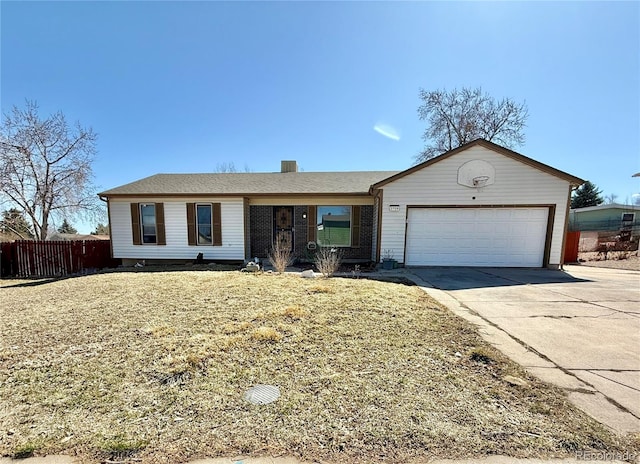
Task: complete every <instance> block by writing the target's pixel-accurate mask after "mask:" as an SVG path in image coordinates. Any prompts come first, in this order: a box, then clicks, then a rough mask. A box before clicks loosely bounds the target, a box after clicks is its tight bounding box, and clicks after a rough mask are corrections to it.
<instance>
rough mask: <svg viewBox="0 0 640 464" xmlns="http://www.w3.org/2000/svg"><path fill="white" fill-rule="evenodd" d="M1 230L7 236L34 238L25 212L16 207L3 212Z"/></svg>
mask: <svg viewBox="0 0 640 464" xmlns="http://www.w3.org/2000/svg"><path fill="white" fill-rule="evenodd" d="M0 232H1V233H2V234H3V235H7V236H16V237H18V238H21V239H23V240H27V239H32V238H33V231H32V230H31V226H30V225H29V223H28V222H27V220H26V219H25V217H24V213H23V212H22V211H20V210H19V209H16V208H11V209H8V210H6V211H3V212H2V219H1V220H0Z"/></svg>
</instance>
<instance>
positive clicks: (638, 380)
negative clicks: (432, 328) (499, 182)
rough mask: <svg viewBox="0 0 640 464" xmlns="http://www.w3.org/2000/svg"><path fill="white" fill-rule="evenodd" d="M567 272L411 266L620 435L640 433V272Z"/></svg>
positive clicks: (434, 292) (514, 355) (438, 294)
mask: <svg viewBox="0 0 640 464" xmlns="http://www.w3.org/2000/svg"><path fill="white" fill-rule="evenodd" d="M565 270H566V272H563V271H552V270H547V269H499V268H491V269H487V268H422V269H420V268H413V269H405V270H403V271H404V273H405V274H404V275H405V276H406V277H408V278H411V279H413V280H414V281H415V282H416V283H418V284H419V285H421V286H423V288H424V289H425V290H426V291H427V292H428V293H429V294H430V295H431V296H433V297H434V298H435V299H437V300H438V301H440V302H441V303H443V304H445V305H446V306H447V307H449V308H450V309H451V310H452V311H453V312H455V313H456V314H458V315H460V316H462V317H463V318H465V319H467V320H468V321H470V322H472V323H474V324H476V325H477V326H478V327H479V328H480V333H481V335H482V336H483V338H484V339H485V340H487V341H489V342H490V343H492V344H493V345H495V346H496V347H497V348H498V349H500V350H501V351H502V352H503V353H505V354H506V355H508V356H509V357H510V358H511V359H513V360H514V361H516V362H517V363H519V364H521V365H522V366H523V367H525V368H526V369H527V371H529V372H530V373H531V374H533V375H535V376H537V377H539V378H540V379H542V380H544V381H547V382H550V383H553V384H555V385H557V386H559V387H561V388H563V389H565V390H566V391H567V392H568V396H569V399H570V400H571V401H572V402H573V403H574V404H575V405H576V406H578V407H579V408H581V409H582V410H584V411H585V412H587V413H588V414H589V415H591V416H592V417H594V418H595V419H597V420H598V421H600V422H602V423H604V424H606V425H608V426H609V427H611V428H612V429H613V430H615V431H617V432H621V433H628V432H640V273H638V272H636V271H624V270H616V269H601V268H592V267H580V266H566V267H565Z"/></svg>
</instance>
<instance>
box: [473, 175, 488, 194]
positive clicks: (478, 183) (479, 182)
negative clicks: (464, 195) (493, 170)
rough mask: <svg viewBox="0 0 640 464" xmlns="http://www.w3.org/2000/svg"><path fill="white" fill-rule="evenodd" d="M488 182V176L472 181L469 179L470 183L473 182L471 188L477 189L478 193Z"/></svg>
mask: <svg viewBox="0 0 640 464" xmlns="http://www.w3.org/2000/svg"><path fill="white" fill-rule="evenodd" d="M488 181H489V176H476V177H474V178H473V179H471V182H473V186H474V187H475V188H477V189H478V191H480V189H481V188H482V187H484V186H485V185H487V182H488Z"/></svg>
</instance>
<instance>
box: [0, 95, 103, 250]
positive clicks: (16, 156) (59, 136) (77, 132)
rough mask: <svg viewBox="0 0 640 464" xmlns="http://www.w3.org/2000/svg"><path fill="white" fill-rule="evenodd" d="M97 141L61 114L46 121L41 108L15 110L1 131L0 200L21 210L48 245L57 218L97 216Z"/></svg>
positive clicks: (29, 105)
mask: <svg viewBox="0 0 640 464" xmlns="http://www.w3.org/2000/svg"><path fill="white" fill-rule="evenodd" d="M96 141H97V135H96V133H95V132H93V130H92V129H91V128H84V127H82V126H81V125H80V124H79V123H76V124H75V125H74V126H73V127H69V125H68V124H67V122H66V119H65V117H64V115H63V114H62V113H61V112H57V113H54V114H52V115H50V116H49V117H48V118H46V119H41V118H40V116H39V115H38V105H37V103H36V102H32V101H27V102H26V105H25V107H24V109H21V108H18V107H16V106H14V107H13V109H12V110H11V112H10V113H7V114H5V115H4V117H3V121H2V125H1V126H0V197H4V199H5V200H8V201H9V202H11V203H14V204H15V205H16V206H17V207H19V208H20V209H21V210H22V211H24V213H25V214H26V216H27V217H28V218H29V220H30V221H31V223H32V226H33V230H34V233H35V237H36V238H37V239H44V238H46V236H47V232H48V229H49V224H50V223H51V221H52V220H55V219H56V216H57V215H59V216H60V217H62V216H64V217H73V216H74V215H78V214H87V213H91V212H93V211H98V210H99V209H100V205H99V204H98V199H97V197H96V196H95V194H94V190H95V189H94V186H93V185H92V180H93V170H92V163H93V160H94V158H95V155H96Z"/></svg>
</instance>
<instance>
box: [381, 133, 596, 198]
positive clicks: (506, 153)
mask: <svg viewBox="0 0 640 464" xmlns="http://www.w3.org/2000/svg"><path fill="white" fill-rule="evenodd" d="M478 145H479V146H482V147H485V148H487V149H489V150H492V151H494V152H496V153H499V154H501V155H504V156H506V157H508V158H511V159H513V160H516V161H519V162H521V163H523V164H526V165H528V166H531V167H533V168H536V169H538V170H540V171H543V172H545V173H547V174H551V175H553V176H556V177H559V178H560V179H563V180H566V181H567V182H569V183H570V184H571V185H573V186H576V187H577V186H579V185H582V184H583V183H584V180H582V179H580V178H578V177H575V176H572V175H571V174H568V173H566V172H564V171H560V170H559V169H556V168H553V167H551V166H548V165H546V164H544V163H540V162H539V161H536V160H534V159H531V158H529V157H527V156H524V155H521V154H520V153H517V152H515V151H513V150H509V149H508V148H505V147H502V146H500V145H497V144H495V143H493V142H489V141H488V140H484V139H476V140H473V141H472V142H469V143H466V144H464V145H461V146H460V147H458V148H455V149H453V150H449V151H448V152H446V153H443V154H441V155H439V156H436V157H435V158H431V159H430V160H427V161H424V162H422V163H420V164H417V165H415V166H413V167H410V168H409V169H406V170H404V171H402V172H399V173H397V174H395V175H393V176H391V177H388V178H386V179H384V180H382V181H380V182H378V183H376V184H374V185H373V186H372V187H371V188H372V189H378V188H380V187H383V186H385V185H387V184H389V183H391V182H394V181H396V180H398V179H401V178H402V177H405V176H407V175H409V174H412V173H414V172H416V171H420V170H421V169H424V168H427V167H429V166H431V165H433V164H435V163H438V162H440V161H442V160H445V159H447V158H450V157H451V156H454V155H456V154H458V153H461V152H463V151H465V150H467V149H469V148H471V147H474V146H478Z"/></svg>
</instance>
